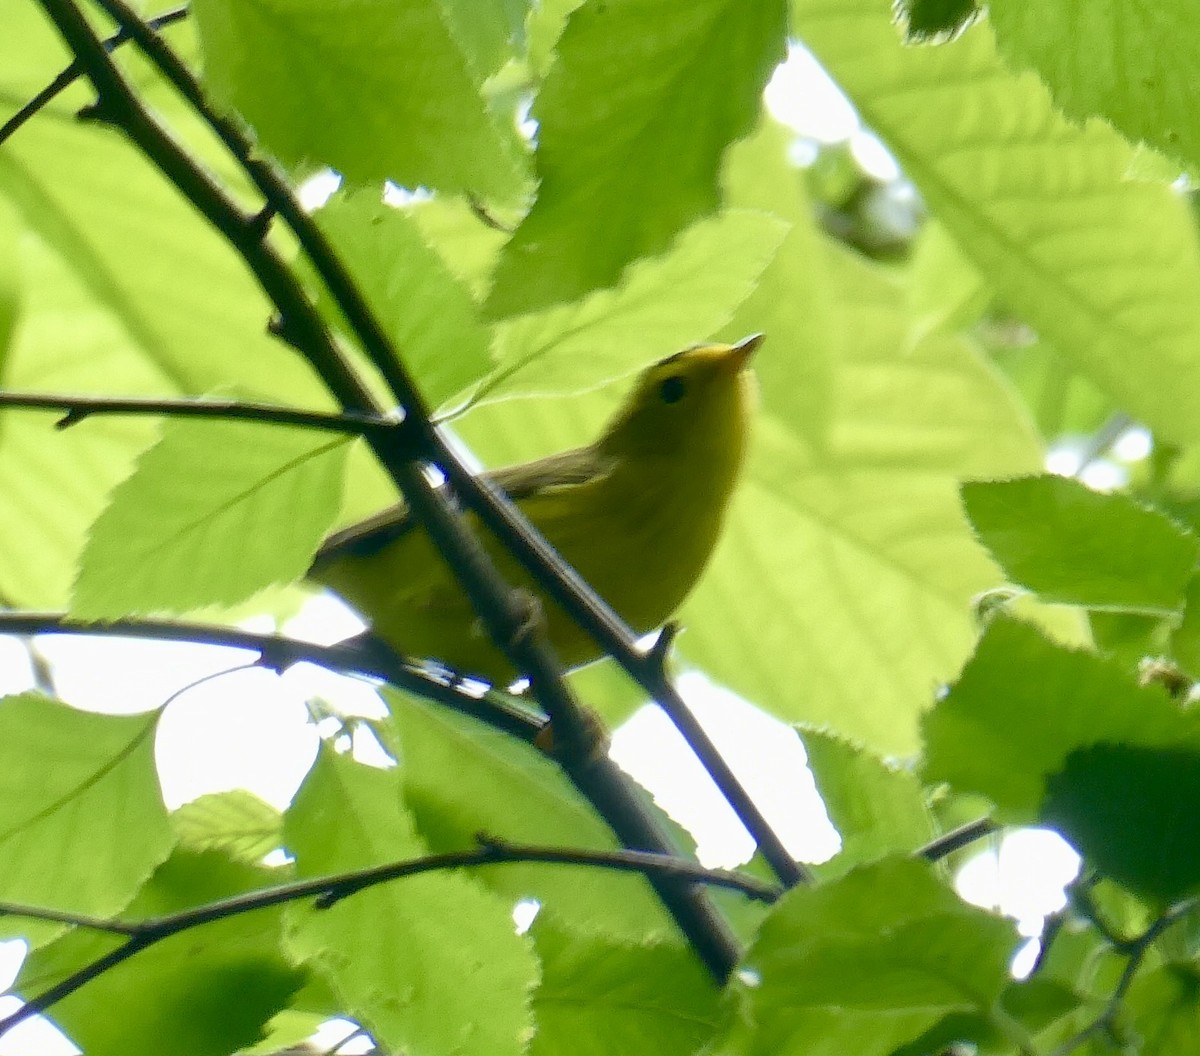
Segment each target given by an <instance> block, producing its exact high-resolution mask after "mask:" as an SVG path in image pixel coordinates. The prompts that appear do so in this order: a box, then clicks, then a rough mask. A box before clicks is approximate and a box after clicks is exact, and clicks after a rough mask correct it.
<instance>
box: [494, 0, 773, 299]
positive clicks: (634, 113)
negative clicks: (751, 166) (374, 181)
mask: <svg viewBox="0 0 1200 1056" xmlns="http://www.w3.org/2000/svg"><path fill="white" fill-rule="evenodd" d="M785 32H786V5H785V4H784V3H783V2H782V0H764V2H762V3H755V4H744V3H739V2H737V0H694V2H692V3H688V4H678V3H675V2H674V0H607V2H604V3H599V2H592V3H586V4H584V5H582V6H581V7H579V8H578V9H577V10H576V11H575V12H574V14H572V16H571V19H570V21H569V22H568V23H567V28H566V30H565V31H564V32H563V34H562V36H561V38H560V39H559V42H558V48H557V57H556V59H555V61H554V63H553V65H552V66H551V67H550V70H549V72H548V74H547V76H546V80H545V83H544V84H543V85H542V88H541V91H540V92H539V93H538V97H537V99H536V101H535V103H534V108H533V110H534V117H536V118H537V120H538V123H539V127H538V135H537V141H538V146H537V175H538V178H539V181H540V182H539V189H538V197H537V201H536V202H535V203H534V206H533V209H532V210H531V211H530V213H529V214H528V216H526V218H525V220H524V221H523V222H522V223H521V226H520V227H519V228H518V229H517V232H516V234H515V235H514V236H513V238H512V240H511V241H510V242H509V244H508V245H507V246H506V247H505V251H504V254H503V256H502V257H501V260H500V264H499V267H498V268H497V270H496V278H495V285H494V286H493V288H492V292H491V296H490V298H489V300H488V308H489V310H490V311H491V312H492V313H493V314H495V315H497V316H506V315H515V314H520V313H524V312H529V311H532V310H536V309H539V308H544V307H546V306H547V305H551V304H554V303H556V302H558V301H567V300H574V299H576V298H577V297H579V296H580V295H582V294H584V293H587V292H588V291H590V290H594V289H600V288H603V287H607V286H612V285H613V284H614V283H615V282H616V281H617V279H618V278H619V277H620V274H621V271H622V269H623V268H624V267H625V266H626V265H628V264H629V263H631V262H632V261H634V260H636V259H637V258H639V257H644V256H653V255H655V254H659V253H662V252H663V251H664V250H665V249H666V248H667V247H668V246H669V245H670V243H671V241H672V240H673V239H674V237H675V236H676V234H678V232H680V231H681V230H683V229H684V228H685V227H687V226H688V225H689V224H691V223H692V222H693V221H694V220H696V219H698V218H700V217H703V216H705V215H707V214H709V213H711V212H713V211H714V210H715V209H716V208H717V205H718V203H719V193H718V187H717V176H718V169H719V167H720V164H721V158H722V155H723V154H724V152H725V148H726V147H727V146H728V145H729V143H730V142H732V141H733V140H735V139H738V138H740V137H741V136H743V135H745V134H746V133H747V132H749V131H750V129H751V127H752V126H753V124H754V122H755V120H756V118H757V115H758V112H759V108H760V97H761V93H762V90H763V86H764V85H765V84H766V81H767V78H768V77H769V76H770V74H771V71H772V70H773V69H774V67H775V66H776V65H777V64H778V63H779V62H781V61H782V60H783V57H784V43H785ZM631 41H636V42H637V47H630V42H631Z"/></svg>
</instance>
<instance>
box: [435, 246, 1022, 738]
mask: <svg viewBox="0 0 1200 1056" xmlns="http://www.w3.org/2000/svg"><path fill="white" fill-rule="evenodd" d="M826 250H827V264H826V266H825V269H824V272H823V275H822V279H823V281H825V282H827V283H828V289H829V292H830V310H831V322H830V326H831V329H832V330H833V331H834V332H836V333H839V334H840V335H841V339H840V340H839V341H838V344H837V348H838V352H839V353H840V356H839V358H838V359H837V360H836V361H835V371H836V373H835V381H836V388H837V393H838V396H839V399H838V400H837V401H836V403H835V405H834V414H833V418H832V420H831V422H830V427H829V440H828V442H827V443H826V444H825V445H824V447H823V448H822V449H820V450H813V448H812V447H811V445H809V444H808V442H807V440H806V435H807V432H808V427H807V426H806V425H804V424H803V423H794V422H792V421H790V420H786V419H783V418H782V417H780V416H776V415H775V414H770V413H761V412H760V413H759V415H758V417H757V420H756V421H755V424H754V427H753V430H752V437H751V439H752V444H751V451H750V456H749V459H748V463H747V465H746V467H745V469H744V470H743V482H742V483H741V485H740V486H739V489H738V492H737V494H736V495H735V496H734V499H733V503H732V506H731V508H730V510H729V512H728V514H727V518H726V523H725V528H724V532H723V536H722V540H721V543H720V545H719V546H718V549H717V552H716V554H715V555H714V557H713V560H712V563H711V565H710V567H709V569H708V571H707V572H706V573H705V575H704V578H703V579H702V580H701V581H700V583H699V585H698V586H697V588H696V590H695V592H694V593H693V595H692V596H691V598H689V600H688V601H687V602H686V603H685V605H684V607H683V609H682V610H681V619H682V622H683V623H684V626H685V628H686V633H685V634H684V635H683V636H682V637H681V639H680V646H679V647H680V651H681V653H682V654H683V656H684V657H686V659H687V660H688V661H689V662H691V663H693V664H696V665H697V666H700V667H702V668H703V669H704V670H705V671H707V672H708V673H710V674H711V675H713V676H714V677H716V678H718V679H720V680H722V681H724V682H726V683H727V684H729V685H730V686H732V687H733V688H734V689H736V690H737V691H738V692H740V693H741V694H742V695H743V696H744V697H746V698H747V699H749V700H752V701H754V702H755V703H756V704H758V705H760V706H762V707H764V708H766V709H767V710H769V711H771V712H773V713H774V714H776V715H778V716H780V717H781V718H785V719H787V720H790V721H795V722H807V723H812V724H817V725H820V724H826V725H828V726H830V727H831V728H832V729H834V730H836V731H837V732H839V733H841V734H844V735H846V736H850V737H852V738H855V739H857V740H860V741H862V742H863V743H864V744H865V745H867V746H868V747H870V748H871V749H872V750H875V751H877V752H879V753H880V754H885V755H886V754H905V753H911V752H912V751H914V750H915V749H916V747H917V743H918V739H917V719H918V716H919V714H920V713H921V711H923V710H924V709H925V708H926V707H927V706H928V704H929V701H930V695H931V687H933V686H934V685H936V684H937V682H938V681H945V680H948V679H949V678H951V677H952V676H953V675H954V674H955V673H956V672H957V670H958V669H959V667H960V666H961V665H962V662H963V660H964V659H965V658H966V656H967V655H968V654H969V652H970V649H971V647H972V645H973V643H974V638H975V626H974V624H973V622H972V619H971V615H970V612H971V609H970V606H971V599H972V598H973V597H974V596H975V595H976V594H977V593H979V592H980V591H982V590H985V589H987V588H988V587H989V586H992V585H994V584H995V583H996V581H997V578H998V575H997V572H996V570H995V568H994V567H993V566H992V564H991V562H990V561H989V560H988V559H987V558H986V556H985V555H984V554H983V553H982V551H981V550H980V548H979V546H978V544H977V543H975V541H974V540H973V539H972V538H971V534H970V531H969V529H968V527H967V524H966V521H965V519H964V517H963V514H962V508H961V504H960V502H959V499H958V482H959V480H960V479H961V478H962V477H964V476H986V475H1004V474H1011V473H1020V472H1028V471H1031V470H1033V469H1035V468H1036V467H1037V466H1039V465H1040V464H1041V454H1040V451H1039V449H1038V445H1037V442H1036V440H1035V439H1034V437H1033V436H1032V433H1031V430H1030V428H1029V424H1028V419H1027V417H1026V414H1025V413H1024V411H1023V410H1022V408H1021V407H1020V406H1019V405H1018V404H1017V402H1016V401H1015V399H1014V397H1013V394H1012V392H1011V391H1010V390H1009V388H1008V387H1007V386H1006V385H1005V383H1004V382H1003V380H1002V379H1000V378H999V377H998V376H997V373H996V371H995V370H994V369H992V367H991V366H990V365H989V364H987V363H985V362H983V361H981V360H980V358H979V357H978V356H977V355H976V354H975V352H974V350H973V349H972V348H971V347H970V346H968V345H967V344H966V343H965V342H963V341H962V340H960V339H958V338H956V337H953V336H951V335H948V334H945V333H941V332H938V331H928V330H927V329H925V328H921V327H920V326H919V323H917V322H915V321H914V320H913V319H912V318H911V316H910V315H909V314H908V310H907V298H906V295H905V290H904V289H903V287H902V286H900V285H899V284H897V283H896V282H894V281H892V280H891V279H890V278H889V276H888V275H887V273H885V272H883V271H882V270H880V269H878V268H875V267H872V266H871V265H869V264H865V263H863V262H862V261H861V260H859V259H857V258H854V257H852V256H850V255H849V254H848V253H846V252H845V251H842V250H839V249H837V248H836V247H834V246H832V245H827V246H826ZM914 329H916V330H917V331H918V332H917V333H915V334H914V332H913V331H914ZM790 352H791V350H789V349H787V348H781V347H779V346H778V345H774V344H773V343H772V342H770V341H768V342H767V344H766V345H765V346H764V347H763V349H762V350H761V352H760V355H761V356H762V357H763V358H764V359H766V358H771V359H772V362H773V366H772V367H771V371H772V383H773V384H774V385H776V386H780V387H786V386H787V385H789V384H801V383H803V381H804V379H805V378H806V377H807V374H808V370H807V367H806V366H805V365H804V363H803V362H802V360H801V357H799V356H797V355H794V354H789V353H790ZM623 388H624V387H623V386H610V387H608V388H606V389H604V390H602V391H597V392H595V393H588V394H585V395H582V396H574V397H572V398H571V400H570V402H569V403H567V402H564V401H562V400H549V399H547V400H536V399H528V400H520V401H510V402H507V403H496V404H488V405H486V406H482V407H478V408H475V409H473V410H472V411H471V412H470V413H469V414H467V415H465V416H464V417H463V418H462V419H460V420H459V421H457V422H455V429H456V432H457V433H458V434H459V435H460V436H461V437H462V438H463V439H464V440H465V441H466V442H467V444H468V445H469V446H470V447H471V449H472V450H473V451H474V452H475V453H476V454H478V455H479V456H480V457H481V459H482V460H483V461H484V463H485V464H486V465H489V466H497V465H506V464H514V463H519V462H524V461H527V460H529V459H533V458H538V457H541V456H543V455H547V454H550V453H553V452H555V451H563V450H566V449H568V448H571V447H574V446H577V445H579V444H583V443H589V442H590V441H591V440H592V439H593V438H594V437H595V436H596V435H597V433H598V432H599V431H600V429H601V428H602V426H603V423H604V421H605V419H606V418H607V416H608V415H609V414H610V413H611V411H612V410H613V409H614V406H615V404H616V402H617V401H618V400H619V399H620V397H621V396H622V395H623ZM747 583H753V584H755V589H754V590H747V589H746V584H747ZM914 611H917V612H920V614H921V615H920V617H919V618H917V619H914V618H913V617H912V613H913V612H914Z"/></svg>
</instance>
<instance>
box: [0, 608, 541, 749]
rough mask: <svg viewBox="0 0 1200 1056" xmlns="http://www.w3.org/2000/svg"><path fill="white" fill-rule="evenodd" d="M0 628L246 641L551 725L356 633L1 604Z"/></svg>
mask: <svg viewBox="0 0 1200 1056" xmlns="http://www.w3.org/2000/svg"><path fill="white" fill-rule="evenodd" d="M0 634H17V635H39V634H69V635H80V636H85V637H113V638H139V639H142V640H145V641H172V642H176V641H186V642H196V643H199V644H202V645H217V646H223V647H226V648H230V649H246V650H249V651H251V652H254V653H257V654H258V656H259V663H260V664H262V665H263V666H264V667H268V668H270V669H272V670H274V671H282V670H283V669H284V668H287V667H290V666H291V665H292V664H298V663H304V662H307V663H311V664H316V665H318V666H319V667H324V668H327V669H329V670H332V671H342V672H347V673H354V674H358V675H365V676H367V677H370V678H379V679H383V680H384V681H385V682H387V683H389V684H390V685H393V686H396V687H397V688H399V689H402V690H404V691H405V692H408V693H412V694H413V695H415V696H419V697H423V698H425V699H426V700H432V701H435V702H436V703H438V704H441V705H443V706H445V707H449V708H451V709H453V710H454V711H457V712H459V713H461V714H464V715H469V716H471V717H472V718H474V719H478V720H479V721H481V722H483V723H485V724H487V725H488V726H491V727H492V728H493V729H497V730H500V731H502V732H504V733H508V734H511V735H512V736H514V737H518V738H520V739H521V740H523V741H525V742H527V743H529V744H532V743H533V742H534V740H535V739H536V738H537V736H538V734H539V733H541V732H542V729H543V727H544V726H545V718H544V717H542V716H539V715H537V714H535V713H534V712H532V711H531V710H530V709H529V708H527V707H523V706H521V705H520V704H518V703H517V702H516V701H515V700H514V699H513V698H511V697H509V696H508V695H507V694H505V693H502V692H500V691H498V690H488V691H486V692H483V693H479V694H476V693H472V692H468V691H467V690H466V689H464V688H463V686H462V684H461V682H460V681H459V680H457V679H453V678H449V677H444V676H442V675H440V674H438V673H435V672H433V671H431V670H429V669H427V668H424V667H422V666H420V665H419V664H416V663H413V662H412V661H409V660H405V659H404V658H403V657H401V656H400V655H399V654H397V653H395V652H393V651H392V650H391V649H389V648H388V647H387V646H386V645H385V644H384V643H382V642H379V641H378V640H377V639H374V638H352V639H350V640H348V641H345V642H339V643H337V644H336V645H318V644H316V643H314V642H304V641H300V640H298V639H295V638H287V637H285V636H283V635H276V634H261V633H258V632H255V631H245V630H241V629H240V628H236V627H220V626H216V625H213V624H205V623H190V622H187V621H184V620H156V619H150V618H141V617H138V618H130V619H124V620H112V621H110V622H107V623H77V622H75V621H73V620H71V618H70V617H69V616H67V614H66V613H62V612H0Z"/></svg>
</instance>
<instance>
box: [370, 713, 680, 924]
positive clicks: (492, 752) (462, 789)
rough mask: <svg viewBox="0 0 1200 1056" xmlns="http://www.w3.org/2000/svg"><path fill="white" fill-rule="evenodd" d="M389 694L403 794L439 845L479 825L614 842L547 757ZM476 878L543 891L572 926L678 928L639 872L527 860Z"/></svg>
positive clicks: (505, 832) (461, 842) (511, 835)
mask: <svg viewBox="0 0 1200 1056" xmlns="http://www.w3.org/2000/svg"><path fill="white" fill-rule="evenodd" d="M385 697H386V699H387V701H388V705H389V707H390V708H391V711H392V719H391V722H390V723H388V724H385V725H381V727H380V733H381V735H382V736H383V737H384V740H385V744H386V745H387V746H388V747H389V749H390V750H391V751H392V753H393V754H394V755H396V757H397V758H399V759H400V760H401V763H402V775H403V778H404V795H405V799H406V801H407V802H408V805H409V807H410V809H411V810H412V812H413V816H414V817H415V819H416V823H417V826H418V828H419V830H420V832H421V835H422V836H423V837H424V839H425V840H426V842H427V843H428V844H429V846H430V848H431V849H432V850H433V851H450V850H461V849H462V848H464V847H470V846H472V845H473V844H474V843H475V836H476V834H477V833H479V832H486V833H491V834H494V835H497V836H500V837H503V838H504V839H506V840H509V841H511V842H514V843H535V844H545V845H550V846H557V847H588V848H595V849H599V850H616V849H617V846H618V845H617V842H616V840H615V838H614V837H613V835H612V831H611V830H610V829H609V828H608V826H607V825H606V824H605V823H604V822H603V821H602V820H601V819H600V817H599V816H598V815H597V814H596V813H595V811H594V810H593V809H592V808H591V807H590V806H589V805H588V804H587V802H586V801H585V800H584V799H583V797H582V796H581V795H580V794H579V793H578V792H577V791H575V789H574V788H573V787H572V786H571V784H570V783H569V782H568V781H567V779H566V777H564V776H563V774H562V772H561V771H560V770H559V769H558V768H557V767H556V766H554V764H553V763H551V762H550V760H549V759H547V758H546V757H545V755H543V754H541V753H540V752H538V751H536V750H535V749H533V748H531V747H529V746H527V745H524V744H519V743H516V742H514V741H513V740H512V738H510V737H506V736H504V735H502V734H499V733H496V732H495V731H493V730H490V729H488V728H487V727H485V726H483V725H482V724H480V723H477V722H474V721H472V720H470V719H467V718H464V717H462V716H460V715H455V714H453V713H451V712H448V711H446V710H444V709H438V708H435V707H431V706H429V705H427V704H424V703H422V702H420V701H418V700H416V699H414V698H409V697H401V696H400V695H399V694H396V693H391V692H386V691H385ZM448 773H453V774H454V780H453V781H447V780H446V775H447V774H448ZM479 879H480V880H481V881H482V882H483V883H486V884H487V885H488V886H489V887H491V888H492V889H493V890H496V891H499V892H501V893H502V894H504V895H506V896H508V897H509V898H510V899H511V900H513V901H516V900H518V899H522V898H535V899H537V900H538V901H539V902H540V903H542V905H544V906H546V907H547V908H548V909H549V910H550V911H551V912H552V913H553V914H554V916H555V918H556V919H557V920H559V921H561V922H562V923H563V925H564V926H566V927H569V928H570V929H571V930H572V931H575V932H580V933H587V932H597V931H598V932H602V933H604V934H606V935H608V936H610V937H612V938H614V939H617V940H620V941H634V942H640V941H643V940H647V939H650V938H654V937H658V936H663V935H668V936H671V937H673V936H674V934H675V933H674V930H673V929H672V927H671V924H670V921H669V919H668V918H667V916H666V914H665V912H664V911H663V909H662V908H661V907H660V906H659V904H658V902H657V900H656V898H655V897H654V895H653V893H652V890H651V888H650V885H649V884H648V883H647V881H645V880H644V879H642V878H641V877H637V876H625V875H617V874H615V873H611V872H609V871H608V870H603V869H595V868H587V867H579V868H576V867H572V866H558V865H554V866H547V865H537V864H529V865H506V866H505V867H504V868H503V869H491V870H487V871H486V872H484V873H481V874H480V875H479Z"/></svg>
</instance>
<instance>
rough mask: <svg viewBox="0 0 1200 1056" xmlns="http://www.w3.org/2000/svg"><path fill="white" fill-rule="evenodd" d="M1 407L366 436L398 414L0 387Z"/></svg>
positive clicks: (392, 424) (68, 416) (69, 422)
mask: <svg viewBox="0 0 1200 1056" xmlns="http://www.w3.org/2000/svg"><path fill="white" fill-rule="evenodd" d="M0 407H23V408H28V409H30V410H53V411H64V412H66V413H65V414H64V415H63V417H62V418H61V419H60V420H59V421H57V422H56V423H55V427H56V428H58V429H68V428H70V427H71V426H73V425H78V424H79V423H80V422H82V421H84V420H86V419H88V418H92V417H94V416H97V415H134V416H144V415H150V416H155V417H163V418H207V419H216V420H219V421H238V422H263V423H266V424H270V425H290V426H298V427H300V428H303V429H320V430H325V431H326V432H331V433H346V434H349V435H351V436H364V435H366V434H367V433H368V432H371V431H374V430H388V429H395V428H397V427H398V426H399V425H400V421H399V420H398V419H396V418H387V417H383V416H379V415H373V414H356V413H352V412H343V413H341V414H330V413H328V412H325V411H302V410H296V409H294V408H291V407H281V406H278V405H276V404H270V403H246V402H244V401H241V400H215V399H209V398H205V399H196V400H189V399H170V398H162V399H143V398H141V397H128V398H125V397H110V396H75V395H68V394H66V393H51V392H4V391H0Z"/></svg>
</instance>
